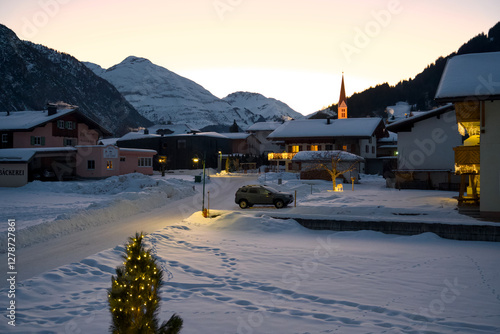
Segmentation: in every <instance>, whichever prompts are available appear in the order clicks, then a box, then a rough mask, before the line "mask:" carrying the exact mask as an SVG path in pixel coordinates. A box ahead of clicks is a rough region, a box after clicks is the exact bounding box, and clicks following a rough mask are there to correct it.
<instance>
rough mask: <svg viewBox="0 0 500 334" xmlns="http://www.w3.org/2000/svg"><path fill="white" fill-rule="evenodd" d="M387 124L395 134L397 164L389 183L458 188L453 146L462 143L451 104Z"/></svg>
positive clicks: (415, 186)
mask: <svg viewBox="0 0 500 334" xmlns="http://www.w3.org/2000/svg"><path fill="white" fill-rule="evenodd" d="M412 115H413V116H410V117H407V118H402V119H399V120H397V121H395V122H393V123H391V124H388V125H387V130H389V131H393V132H396V133H397V134H398V144H397V145H398V164H397V169H396V170H395V171H394V173H392V174H390V175H385V176H386V179H392V180H388V183H387V184H388V185H390V186H394V187H397V188H410V189H441V190H451V189H455V188H457V189H458V184H459V180H458V179H457V178H456V177H455V175H454V165H455V161H454V156H453V147H455V146H457V145H461V144H462V137H461V136H460V135H459V133H458V131H457V123H456V118H455V109H454V107H453V104H446V105H444V106H442V107H440V108H436V109H433V110H429V111H425V112H418V113H412Z"/></svg>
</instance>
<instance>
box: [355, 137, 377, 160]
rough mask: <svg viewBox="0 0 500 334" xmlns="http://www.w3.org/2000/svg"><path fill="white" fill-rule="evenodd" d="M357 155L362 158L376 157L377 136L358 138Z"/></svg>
mask: <svg viewBox="0 0 500 334" xmlns="http://www.w3.org/2000/svg"><path fill="white" fill-rule="evenodd" d="M359 155H360V156H362V157H363V158H368V159H371V158H376V157H377V137H375V136H372V137H371V138H370V139H360V140H359Z"/></svg>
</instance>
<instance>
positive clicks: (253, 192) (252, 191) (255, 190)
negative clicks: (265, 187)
mask: <svg viewBox="0 0 500 334" xmlns="http://www.w3.org/2000/svg"><path fill="white" fill-rule="evenodd" d="M248 192H249V193H250V194H258V193H259V190H258V189H255V188H253V189H249V190H248Z"/></svg>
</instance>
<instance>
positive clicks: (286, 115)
mask: <svg viewBox="0 0 500 334" xmlns="http://www.w3.org/2000/svg"><path fill="white" fill-rule="evenodd" d="M223 100H224V101H226V102H228V103H229V104H231V105H232V106H234V107H239V108H241V109H248V110H250V111H251V112H253V113H254V114H257V115H261V116H262V117H264V118H265V119H266V120H267V121H281V120H286V119H291V118H294V119H297V118H302V117H303V116H302V114H300V113H298V112H296V111H295V110H293V109H292V108H290V107H289V106H288V105H287V104H286V103H283V102H281V101H279V100H276V99H273V98H269V97H265V96H264V95H262V94H258V93H250V92H235V93H232V94H229V95H228V96H226V97H225V98H223Z"/></svg>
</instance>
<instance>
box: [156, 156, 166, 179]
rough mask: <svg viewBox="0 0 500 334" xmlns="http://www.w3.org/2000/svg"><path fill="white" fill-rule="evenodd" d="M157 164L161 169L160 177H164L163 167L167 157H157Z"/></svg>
mask: <svg viewBox="0 0 500 334" xmlns="http://www.w3.org/2000/svg"><path fill="white" fill-rule="evenodd" d="M158 163H159V164H160V167H161V176H165V167H166V166H167V156H165V155H160V156H158Z"/></svg>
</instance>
